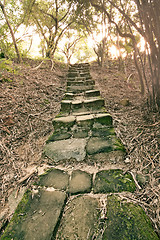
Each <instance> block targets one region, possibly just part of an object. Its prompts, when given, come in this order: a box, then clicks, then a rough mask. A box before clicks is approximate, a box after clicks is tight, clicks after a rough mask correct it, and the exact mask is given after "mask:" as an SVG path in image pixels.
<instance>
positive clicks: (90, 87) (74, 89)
mask: <svg viewBox="0 0 160 240" xmlns="http://www.w3.org/2000/svg"><path fill="white" fill-rule="evenodd" d="M93 89H94V85H88V86H69V87H67V91H68V92H72V93H82V92H85V91H87V90H93Z"/></svg>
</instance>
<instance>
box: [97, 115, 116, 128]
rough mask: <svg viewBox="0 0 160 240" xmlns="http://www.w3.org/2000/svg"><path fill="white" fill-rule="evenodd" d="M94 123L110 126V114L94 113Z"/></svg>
mask: <svg viewBox="0 0 160 240" xmlns="http://www.w3.org/2000/svg"><path fill="white" fill-rule="evenodd" d="M94 122H95V123H100V124H102V125H106V126H110V125H112V116H111V115H110V114H108V113H99V114H96V115H95V120H94Z"/></svg>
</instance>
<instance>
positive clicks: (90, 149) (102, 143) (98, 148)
mask: <svg viewBox="0 0 160 240" xmlns="http://www.w3.org/2000/svg"><path fill="white" fill-rule="evenodd" d="M117 150H121V151H125V149H124V146H123V145H122V144H121V143H120V141H119V140H118V139H117V138H116V136H114V135H110V136H109V137H91V138H90V139H89V141H88V144H87V147H86V151H87V154H89V155H92V154H96V153H101V152H110V151H117Z"/></svg>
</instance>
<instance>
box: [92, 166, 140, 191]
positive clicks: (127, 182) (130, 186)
mask: <svg viewBox="0 0 160 240" xmlns="http://www.w3.org/2000/svg"><path fill="white" fill-rule="evenodd" d="M135 189H136V185H135V183H134V181H133V178H132V176H131V175H130V174H129V173H126V174H123V171H122V170H121V169H111V170H104V171H101V172H98V173H97V174H96V178H95V182H94V187H93V191H94V193H109V192H123V191H127V192H134V191H135Z"/></svg>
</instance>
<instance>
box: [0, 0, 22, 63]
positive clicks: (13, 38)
mask: <svg viewBox="0 0 160 240" xmlns="http://www.w3.org/2000/svg"><path fill="white" fill-rule="evenodd" d="M0 7H1V9H2V12H3V15H4V17H5V20H6V23H7V25H8V28H9V30H10V33H11V36H12V40H13V44H14V47H15V51H16V54H17V58H18V62H21V56H20V53H19V50H18V46H17V42H16V39H15V36H14V32H13V30H12V27H11V25H10V23H9V20H8V17H7V13H6V11H5V7H4V5H3V4H2V3H1V2H0Z"/></svg>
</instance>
